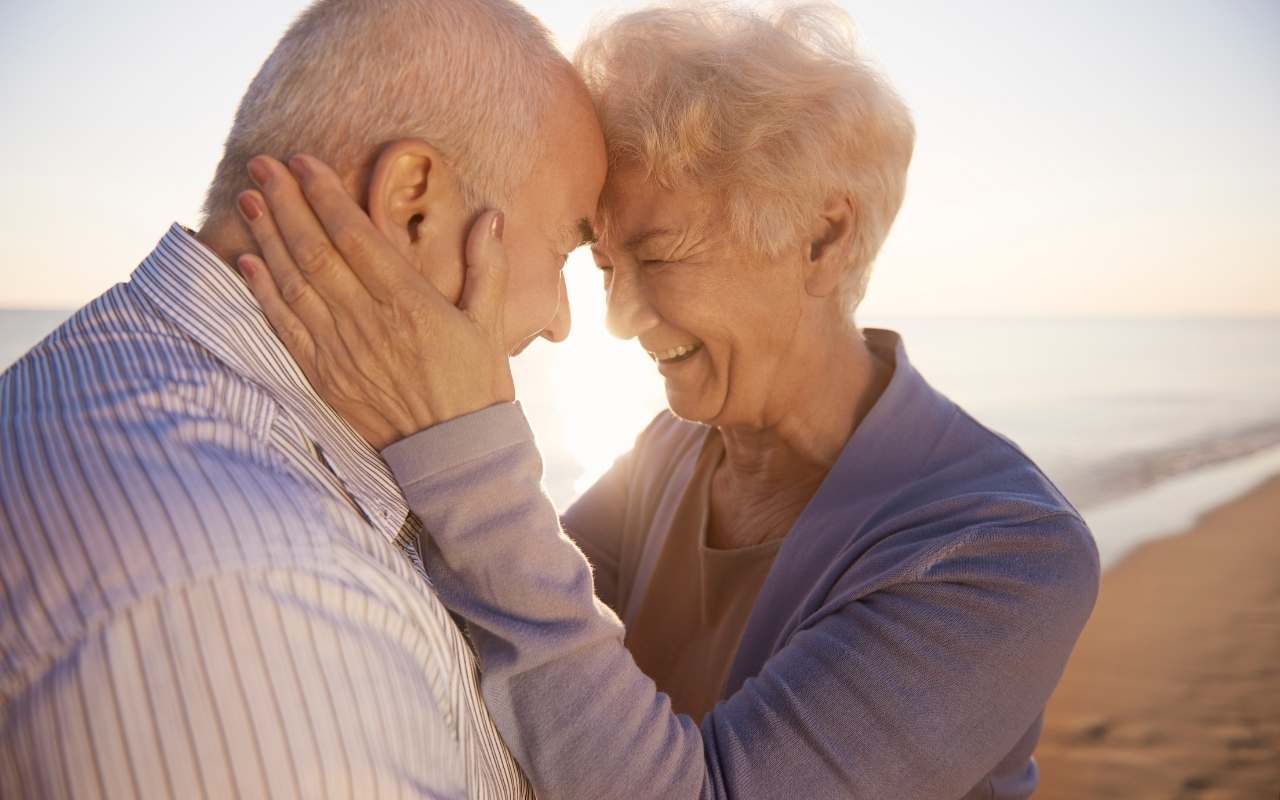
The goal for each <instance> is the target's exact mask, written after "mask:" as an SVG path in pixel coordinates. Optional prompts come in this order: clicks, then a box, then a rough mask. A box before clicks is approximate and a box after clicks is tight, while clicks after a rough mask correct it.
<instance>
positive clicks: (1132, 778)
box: [1036, 470, 1280, 800]
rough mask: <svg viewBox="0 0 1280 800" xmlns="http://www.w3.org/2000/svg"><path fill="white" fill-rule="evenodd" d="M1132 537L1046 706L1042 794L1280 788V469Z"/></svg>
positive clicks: (1205, 794) (1051, 799)
mask: <svg viewBox="0 0 1280 800" xmlns="http://www.w3.org/2000/svg"><path fill="white" fill-rule="evenodd" d="M1270 474H1271V477H1270V478H1267V479H1266V480H1264V481H1262V482H1261V483H1260V484H1259V483H1257V482H1256V480H1255V481H1254V482H1253V483H1252V488H1250V489H1249V490H1248V491H1246V492H1245V493H1244V494H1242V495H1239V496H1237V497H1235V498H1234V499H1232V500H1229V501H1227V502H1226V503H1223V504H1221V505H1218V506H1217V507H1215V508H1213V509H1211V510H1209V511H1206V512H1204V513H1202V514H1200V515H1198V516H1197V517H1196V519H1195V521H1194V523H1193V524H1192V525H1191V526H1190V528H1189V529H1185V530H1183V531H1182V532H1180V533H1174V534H1173V535H1169V536H1160V537H1158V538H1153V539H1149V540H1146V541H1144V542H1142V543H1141V544H1137V545H1136V546H1135V547H1134V548H1133V549H1132V550H1130V551H1128V553H1127V554H1126V555H1125V556H1124V557H1123V558H1120V559H1119V560H1118V561H1117V562H1116V563H1114V565H1112V566H1110V567H1109V568H1108V569H1106V570H1105V571H1104V573H1103V578H1102V588H1101V591H1100V593H1099V597H1098V603H1097V606H1096V607H1095V609H1094V612H1093V616H1092V617H1091V618H1090V620H1089V623H1088V625H1087V626H1086V627H1085V630H1084V633H1083V634H1082V635H1081V638H1080V640H1079V642H1078V643H1077V645H1076V648H1075V651H1074V652H1073V654H1072V657H1071V661H1070V662H1069V663H1068V665H1067V668H1066V671H1065V673H1064V675H1063V678H1062V680H1061V682H1060V683H1059V685H1058V688H1057V690H1056V691H1055V693H1054V695H1053V697H1052V699H1051V700H1050V702H1049V705H1048V709H1047V711H1046V722H1045V729H1044V733H1043V734H1042V736H1041V741H1040V746H1039V747H1038V748H1037V751H1036V760H1037V762H1038V763H1039V766H1040V775H1041V782H1040V789H1039V791H1037V793H1036V797H1037V798H1048V800H1058V799H1060V800H1067V799H1068V798H1080V797H1089V798H1146V797H1169V798H1173V797H1179V798H1181V797H1189V798H1190V797H1194V798H1228V797H1277V796H1280V759H1277V757H1276V754H1277V753H1280V470H1272V471H1271V473H1270Z"/></svg>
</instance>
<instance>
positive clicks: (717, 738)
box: [383, 331, 1099, 800]
mask: <svg viewBox="0 0 1280 800" xmlns="http://www.w3.org/2000/svg"><path fill="white" fill-rule="evenodd" d="M869 333H870V339H871V341H872V344H873V346H878V347H879V348H884V349H885V350H886V351H887V354H888V355H890V356H891V357H893V358H894V361H895V371H894V376H893V378H892V380H891V382H890V384H889V386H888V388H887V389H886V390H885V392H884V394H883V395H882V396H881V398H880V400H879V401H878V402H877V403H876V405H875V407H874V408H873V409H872V411H871V413H870V414H869V415H868V416H867V417H866V419H865V420H864V421H863V423H862V424H861V425H860V426H859V427H858V429H857V431H856V432H855V433H854V435H853V437H852V438H851V439H850V440H849V443H848V444H847V445H846V446H845V448H844V451H843V452H842V454H841V455H840V458H839V460H838V461H837V463H836V465H835V466H834V467H833V468H832V470H831V472H830V474H829V475H828V476H827V479H826V481H825V482H824V483H823V484H822V486H821V487H820V488H819V490H818V492H817V494H816V495H815V496H814V498H813V499H812V500H811V501H810V502H809V505H808V506H807V507H806V508H805V510H804V512H803V513H802V515H801V516H800V518H799V520H798V521H797V522H796V524H795V526H794V528H793V529H792V530H791V532H790V533H789V534H788V536H787V539H786V542H785V543H784V544H783V547H782V549H781V551H780V552H779V554H778V556H777V559H776V560H775V562H774V565H773V568H772V570H771V572H770V573H769V577H768V579H767V580H766V581H765V584H764V586H763V588H762V589H761V592H760V595H759V598H758V599H757V601H756V604H755V607H754V609H753V611H752V615H751V617H750V619H749V621H748V623H747V628H746V631H745V633H744V635H743V638H742V642H741V645H740V646H739V649H738V652H737V654H736V657H735V659H734V662H733V666H732V669H731V671H730V675H729V680H728V684H727V686H726V688H725V693H724V697H723V699H722V700H721V702H720V703H719V704H718V705H717V706H716V708H715V709H714V710H713V711H712V712H711V713H709V714H708V715H707V716H706V717H705V718H704V719H703V721H702V724H701V726H698V725H696V724H695V723H694V722H693V721H692V720H691V719H690V718H689V717H687V716H682V715H681V716H678V715H676V714H673V713H672V711H671V707H670V703H669V701H668V700H667V697H666V696H665V695H663V694H661V693H659V692H658V691H657V690H656V688H655V686H654V684H653V682H652V681H651V680H649V679H648V678H647V677H646V676H645V675H644V674H643V673H642V672H641V671H640V670H639V669H638V668H637V667H636V665H635V662H634V661H633V660H632V658H631V656H630V654H629V653H628V652H627V650H626V648H625V647H624V646H623V626H622V624H621V622H620V620H619V617H618V614H617V613H615V609H616V610H617V611H619V612H621V613H623V614H625V613H626V607H627V606H628V605H629V603H628V598H631V599H634V598H635V597H637V596H638V595H637V592H642V591H643V586H642V585H641V586H622V585H620V582H619V581H618V575H619V574H620V572H619V565H620V564H622V563H623V560H624V559H627V558H634V559H641V560H643V559H644V558H646V554H647V553H648V552H649V551H650V550H660V549H661V538H662V537H663V536H664V535H665V533H666V530H665V528H663V527H662V519H663V514H664V511H663V509H664V508H666V507H668V506H670V505H671V504H672V503H673V502H676V501H678V498H679V494H680V492H681V491H682V489H683V481H684V480H685V479H686V478H687V475H688V468H687V465H688V462H689V459H691V458H696V455H697V446H696V444H697V443H700V442H701V441H702V436H703V435H704V432H705V429H704V428H703V427H702V426H699V425H695V424H692V423H687V422H683V421H680V420H677V419H675V418H674V417H672V416H671V415H669V414H663V415H661V416H660V417H659V418H658V419H657V420H655V422H654V423H653V424H652V425H650V427H649V428H648V429H647V430H646V431H645V432H644V433H643V434H642V435H641V436H640V438H639V440H638V441H637V444H636V447H635V449H634V450H633V451H632V452H631V453H628V454H627V455H626V456H624V457H623V458H622V459H620V461H619V463H618V464H617V465H616V466H615V467H614V469H613V470H612V471H611V472H610V474H609V475H608V476H606V477H605V478H604V479H602V481H601V482H600V483H599V484H597V486H596V487H593V488H592V489H591V490H590V491H589V492H588V493H587V494H586V495H584V496H583V498H582V499H581V500H580V501H579V502H578V503H577V504H575V506H574V507H573V508H572V509H570V511H569V512H568V514H566V516H565V520H566V524H567V525H568V526H571V527H572V528H573V530H574V535H575V537H576V538H577V540H578V542H579V543H580V544H581V545H582V548H583V549H584V550H586V552H587V554H588V556H589V557H590V558H591V560H592V563H593V564H594V565H595V567H596V570H597V573H596V581H597V583H598V585H599V588H600V593H601V596H600V597H597V596H596V593H595V591H594V585H593V580H592V573H591V567H590V566H589V565H588V561H587V558H584V556H583V553H582V551H581V550H579V548H578V547H575V546H574V543H573V542H572V541H570V539H569V538H568V537H567V536H566V535H565V534H564V533H563V532H562V529H561V525H560V520H559V518H558V516H557V514H556V510H555V508H554V507H553V506H552V505H551V502H550V501H549V500H548V499H547V497H546V495H545V494H544V493H543V492H542V490H541V475H542V465H541V459H540V457H539V455H538V451H537V448H536V447H535V445H534V441H533V435H532V433H531V431H530V429H529V426H528V424H527V422H526V420H525V418H524V416H523V413H522V412H521V410H520V408H519V406H518V405H501V406H494V407H491V408H488V409H485V410H483V411H479V412H476V413H474V414H470V415H468V416H466V417H462V418H459V419H457V420H454V421H452V422H449V423H446V424H443V425H439V426H437V427H434V428H430V429H428V430H426V431H423V432H421V433H419V434H417V435H415V436H413V437H410V438H409V439H406V440H404V441H401V442H399V443H397V444H394V445H392V446H391V447H389V448H387V450H386V451H385V452H384V454H383V455H384V457H385V458H386V460H387V462H388V463H389V464H390V465H391V468H392V470H393V471H394V473H395V475H396V477H397V479H398V480H399V482H400V484H401V485H402V487H403V488H404V491H405V495H406V497H407V498H408V501H409V506H410V507H411V508H412V509H413V511H414V512H415V513H416V514H418V516H419V517H421V519H422V521H423V522H424V523H425V525H426V528H427V530H428V531H430V541H429V542H423V545H424V547H423V551H424V557H425V559H426V565H427V570H428V572H429V573H430V575H431V577H432V581H433V584H434V586H435V588H436V590H437V592H438V593H439V595H440V597H441V599H442V600H443V601H444V603H445V604H446V605H447V606H448V607H449V608H450V609H451V610H453V611H454V612H456V613H457V614H459V615H461V616H462V617H463V618H465V619H466V620H467V621H468V624H469V629H470V632H471V634H472V638H473V640H474V643H475V645H476V647H477V650H478V652H479V656H480V661H481V666H482V670H483V674H482V679H481V687H482V691H483V693H484V696H485V700H486V703H487V704H488V707H489V710H490V712H491V713H492V715H493V718H494V720H495V722H496V723H497V726H498V728H499V730H500V731H501V732H502V734H503V736H504V737H505V738H506V741H507V744H508V746H509V747H510V748H511V751H512V753H513V754H514V755H515V757H516V759H517V760H518V761H519V762H520V764H521V766H522V767H523V768H524V769H525V771H526V773H527V774H528V776H529V779H530V780H531V782H532V784H533V786H534V787H535V789H536V790H537V791H538V793H539V794H540V795H541V796H544V797H548V798H562V797H583V798H608V797H655V798H693V797H704V798H727V797H741V798H755V797H761V798H763V797H770V798H772V797H804V798H810V797H813V798H825V797H859V798H895V800H896V799H898V798H961V797H975V798H977V797H984V798H985V797H996V798H1015V797H1016V798H1021V797H1027V796H1028V795H1030V793H1031V792H1032V790H1033V789H1034V788H1035V786H1036V782H1037V774H1036V767H1035V762H1034V761H1033V760H1032V758H1031V755H1032V752H1033V750H1034V748H1035V744H1036V741H1037V739H1038V737H1039V732H1040V727H1041V721H1042V715H1043V710H1044V706H1045V703H1046V702H1047V700H1048V699H1049V695H1050V693H1051V692H1052V691H1053V688H1054V686H1055V684H1056V683H1057V681H1058V679H1059V677H1060V676H1061V673H1062V670H1063V667H1064V666H1065V664H1066V661H1067V657H1068V655H1069V654H1070V652H1071V648H1072V646H1073V645H1074V643H1075V640H1076V637H1077V636H1078V635H1079V633H1080V630H1081V629H1082V628H1083V626H1084V623H1085V621H1086V619H1087V618H1088V616H1089V613H1090V611H1091V610H1092V608H1093V603H1094V600H1095V597H1096V595H1097V589H1098V578H1099V566H1098V557H1097V550H1096V548H1095V546H1094V542H1093V538H1092V536H1091V535H1090V533H1089V530H1088V528H1086V527H1085V524H1084V522H1083V521H1082V520H1081V518H1080V516H1079V514H1077V513H1076V511H1075V510H1074V509H1073V508H1072V507H1071V505H1070V504H1069V503H1068V502H1067V500H1066V499H1065V498H1064V497H1063V496H1062V495H1061V494H1060V493H1059V492H1058V491H1057V489H1055V488H1054V486H1053V485H1052V484H1051V483H1050V482H1049V480H1048V479H1047V478H1045V476H1044V475H1043V474H1042V473H1041V472H1040V471H1039V470H1038V469H1037V468H1036V466H1035V465H1034V464H1033V463H1032V462H1031V461H1030V460H1029V459H1028V458H1027V457H1026V456H1025V455H1024V454H1023V453H1022V452H1021V451H1019V450H1018V449H1017V448H1016V447H1015V446H1014V445H1012V444H1011V443H1010V442H1008V441H1007V440H1005V439H1003V438H1002V437H1000V436H999V435H997V434H995V433H993V432H991V431H990V430H988V429H986V428H984V427H983V426H982V425H980V424H979V423H977V422H976V421H974V419H973V418H972V417H970V416H969V415H968V414H966V413H965V412H964V411H963V410H961V409H960V408H959V407H957V406H956V405H955V404H954V403H952V402H951V401H950V400H948V399H947V398H946V397H944V396H942V395H941V394H939V393H938V392H936V391H935V390H934V389H933V388H931V387H930V386H929V385H928V384H927V383H926V382H925V380H924V379H923V378H922V377H921V376H920V374H919V373H918V372H917V371H916V370H915V369H914V368H913V367H912V366H911V364H910V362H909V361H908V360H907V356H906V352H905V349H904V348H903V346H902V343H901V341H900V340H899V339H898V337H897V335H896V334H892V333H890V332H887V331H872V332H869ZM646 521H647V522H646ZM636 524H641V525H644V524H648V525H650V526H651V528H652V530H651V535H650V536H649V537H647V538H646V537H639V541H640V542H641V544H640V545H638V546H637V545H630V546H628V545H626V544H625V543H626V542H627V541H633V540H635V537H630V538H629V537H627V536H625V535H624V533H623V531H625V530H626V528H627V526H634V525H636ZM628 549H630V552H627V551H628ZM627 571H634V570H627ZM643 580H644V573H643V570H641V571H640V572H639V578H638V580H637V581H636V583H638V584H639V583H642V582H643ZM610 606H612V608H611V607H610Z"/></svg>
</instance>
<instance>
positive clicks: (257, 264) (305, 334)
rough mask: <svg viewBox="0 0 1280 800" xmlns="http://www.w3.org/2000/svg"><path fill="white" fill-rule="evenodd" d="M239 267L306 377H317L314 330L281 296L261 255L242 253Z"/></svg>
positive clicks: (309, 378)
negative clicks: (304, 322)
mask: <svg viewBox="0 0 1280 800" xmlns="http://www.w3.org/2000/svg"><path fill="white" fill-rule="evenodd" d="M236 268H237V269H239V270H240V274H241V275H243V276H244V280H245V283H247V284H248V285H249V291H250V292H252V293H253V296H254V298H255V299H256V300H257V301H258V305H259V306H261V308H262V313H263V314H265V315H266V317H267V322H268V323H270V324H271V327H272V328H274V329H275V332H276V336H277V337H278V338H279V339H280V341H281V342H282V343H283V344H284V346H285V349H286V350H288V351H289V354H290V355H292V356H293V360H294V361H297V362H298V366H299V367H301V368H302V372H303V374H305V375H306V376H307V380H311V381H314V372H315V362H316V345H315V340H314V339H313V338H312V336H311V331H309V330H308V329H307V326H306V325H305V324H303V322H302V320H301V319H299V318H298V315H297V314H295V313H293V309H291V308H290V307H289V304H288V303H286V302H285V301H284V298H283V297H281V296H280V290H279V289H277V288H276V283H275V280H274V279H273V278H272V276H271V274H270V273H269V271H268V268H267V265H266V264H265V263H263V261H262V259H260V258H258V257H257V256H254V255H248V254H246V255H242V256H240V258H239V259H237V260H236Z"/></svg>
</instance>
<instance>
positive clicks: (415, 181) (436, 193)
mask: <svg viewBox="0 0 1280 800" xmlns="http://www.w3.org/2000/svg"><path fill="white" fill-rule="evenodd" d="M368 197H369V219H370V220H372V221H373V224H374V226H375V227H376V228H378V230H380V231H381V232H382V234H383V235H384V236H386V237H387V238H389V239H390V240H391V241H392V242H394V243H395V244H396V245H398V246H399V247H401V248H402V249H404V250H406V251H408V250H416V249H419V248H421V247H423V246H424V245H425V244H426V243H427V242H429V241H431V240H432V239H436V238H438V237H439V236H440V235H441V234H444V233H445V232H446V231H448V230H449V229H450V228H452V227H456V226H457V223H458V221H459V219H460V218H461V217H462V216H463V215H464V213H465V209H464V207H463V205H464V203H463V199H462V192H461V188H460V186H459V184H458V180H457V176H456V175H455V174H454V172H453V170H452V169H450V167H449V165H448V164H446V163H445V161H444V159H443V158H441V157H440V152H439V151H438V150H436V149H435V148H434V147H432V146H431V145H429V144H427V143H426V142H424V141H422V140H421V139H397V140H395V141H393V142H388V143H387V144H385V145H383V147H382V150H381V151H379V153H378V157H377V159H376V160H375V161H374V164H373V170H372V171H371V172H370V174H369V195H368Z"/></svg>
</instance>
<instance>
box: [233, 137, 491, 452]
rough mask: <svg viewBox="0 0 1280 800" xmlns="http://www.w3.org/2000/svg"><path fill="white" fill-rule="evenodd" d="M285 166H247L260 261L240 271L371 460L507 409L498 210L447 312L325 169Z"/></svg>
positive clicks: (242, 264) (471, 239) (245, 203)
mask: <svg viewBox="0 0 1280 800" xmlns="http://www.w3.org/2000/svg"><path fill="white" fill-rule="evenodd" d="M290 168H291V169H292V173H291V172H290V169H287V168H285V166H284V165H283V164H281V163H280V162H278V161H276V160H274V159H271V158H267V157H265V156H258V157H257V158H255V159H254V160H253V161H252V162H251V163H250V173H251V174H252V175H253V178H254V180H255V182H256V183H257V184H258V185H259V187H261V189H262V191H261V193H259V192H255V191H249V192H244V193H242V194H241V195H240V197H239V199H238V201H237V202H238V205H239V207H240V212H241V214H242V216H243V217H244V219H245V221H246V223H248V226H249V230H250V231H251V232H252V234H253V237H254V239H256V240H257V242H258V247H259V249H260V250H261V252H262V254H263V256H264V258H265V263H264V259H261V258H258V257H257V256H253V255H244V256H241V257H240V259H239V260H238V262H237V266H238V267H239V269H240V272H241V274H243V275H244V277H245V280H246V281H247V282H248V284H249V288H250V290H251V291H252V292H253V294H254V296H255V297H256V298H257V299H258V303H259V304H261V306H262V310H263V311H264V312H265V313H266V316H267V320H268V321H269V322H270V323H271V326H272V327H273V328H275V331H276V334H277V335H278V336H279V337H280V341H281V342H283V343H284V346H285V347H286V348H288V350H289V352H290V354H292V355H293V357H294V359H295V360H296V361H297V362H298V365H299V366H300V367H301V368H302V371H303V373H304V374H305V375H306V377H307V380H309V381H310V382H311V385H312V386H313V387H315V390H316V392H317V393H318V394H319V395H320V397H322V398H323V399H324V400H325V402H327V403H328V404H329V405H330V406H332V407H333V409H334V410H335V411H337V412H338V414H339V415H341V416H342V417H343V418H344V419H346V420H347V422H348V423H350V424H351V426H352V427H353V428H355V430H356V431H357V432H358V433H359V434H360V435H361V436H363V437H364V438H365V439H366V440H367V441H368V442H369V444H371V445H373V446H374V447H375V448H376V449H378V450H381V449H383V448H384V447H386V446H387V445H389V444H391V443H392V442H395V441H397V440H399V439H403V438H404V437H406V436H409V435H411V434H414V433H416V432H418V431H420V430H422V429H424V428H428V427H430V426H432V425H435V424H438V423H440V422H444V421H446V420H450V419H453V418H454V417H459V416H462V415H464V414H468V413H470V412H472V411H478V410H480V409H482V408H485V407H487V406H491V405H494V404H496V403H501V402H510V401H511V400H514V399H515V388H514V386H513V384H512V381H511V369H510V366H509V364H508V362H507V353H506V348H505V337H504V336H503V331H502V319H503V305H504V303H505V302H506V286H507V261H506V253H505V251H504V250H503V247H502V227H503V221H504V220H503V216H502V213H501V212H493V211H489V212H485V213H484V214H481V215H480V218H479V219H478V220H477V221H476V223H475V225H474V226H472V229H471V232H470V235H469V236H468V238H467V247H466V259H467V272H466V279H465V285H464V288H463V292H462V300H461V303H460V307H458V308H455V307H454V306H453V305H452V304H451V303H450V302H449V301H448V300H447V299H446V298H445V297H444V296H443V295H441V294H440V292H439V291H437V290H436V288H435V287H434V286H432V285H431V283H430V282H428V281H427V279H426V278H424V277H423V276H422V275H420V274H419V273H418V271H417V270H416V269H415V268H414V267H413V265H412V264H410V263H409V262H408V261H406V260H405V259H404V257H403V256H401V255H400V253H399V252H397V250H396V249H395V247H394V246H393V245H392V244H391V243H390V242H389V241H387V239H386V238H385V237H383V235H382V234H381V232H379V231H378V229H377V228H375V227H374V225H373V223H372V222H371V221H370V220H369V217H368V216H367V215H366V214H365V212H364V210H363V209H361V208H360V207H359V206H358V205H357V204H356V203H355V202H354V201H353V200H352V199H351V197H350V196H349V195H348V194H347V192H346V190H345V189H344V188H343V186H342V184H341V181H340V180H339V178H338V176H337V175H336V174H335V173H334V172H333V171H332V170H331V169H329V168H328V167H327V166H325V165H324V164H322V163H320V162H319V161H318V160H316V159H314V158H309V157H306V156H295V157H294V158H293V159H291V160H290ZM295 176H296V179H295ZM313 209H314V211H313Z"/></svg>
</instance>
